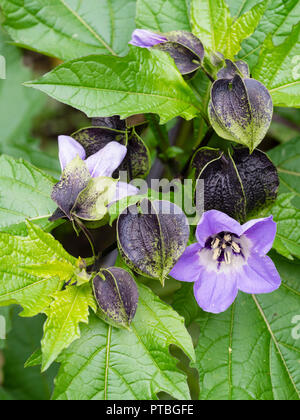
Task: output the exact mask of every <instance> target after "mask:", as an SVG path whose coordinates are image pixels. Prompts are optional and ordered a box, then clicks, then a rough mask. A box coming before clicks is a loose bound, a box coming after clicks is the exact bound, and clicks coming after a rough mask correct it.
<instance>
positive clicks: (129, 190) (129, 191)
mask: <svg viewBox="0 0 300 420" xmlns="http://www.w3.org/2000/svg"><path fill="white" fill-rule="evenodd" d="M139 191H140V190H139V189H138V188H136V187H134V186H133V185H130V184H126V182H118V183H117V189H116V193H115V196H114V198H113V200H112V201H111V203H110V204H109V205H111V204H112V203H114V202H115V201H119V200H122V198H125V197H130V196H132V195H137V194H138V193H139Z"/></svg>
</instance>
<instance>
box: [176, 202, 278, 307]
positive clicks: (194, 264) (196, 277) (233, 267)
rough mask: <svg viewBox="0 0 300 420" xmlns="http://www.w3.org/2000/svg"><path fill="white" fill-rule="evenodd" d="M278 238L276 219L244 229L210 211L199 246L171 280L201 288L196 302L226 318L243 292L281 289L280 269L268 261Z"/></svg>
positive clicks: (202, 224) (184, 258)
mask: <svg viewBox="0 0 300 420" xmlns="http://www.w3.org/2000/svg"><path fill="white" fill-rule="evenodd" d="M275 236H276V223H275V222H274V221H273V217H272V216H270V217H268V218H265V219H256V220H251V221H249V222H247V223H245V224H244V225H240V224H239V223H238V222H237V221H236V220H234V219H232V218H231V217H229V216H227V215H226V214H224V213H222V212H220V211H217V210H210V211H207V212H206V213H204V215H203V216H202V219H201V221H200V223H199V225H198V227H197V231H196V237H197V240H198V243H196V244H193V245H191V246H189V247H188V248H187V249H186V250H185V252H184V254H183V255H182V256H181V258H180V260H179V261H178V263H177V264H176V265H175V267H174V268H173V270H172V271H171V273H170V275H171V276H172V277H174V278H175V279H177V280H180V281H186V282H195V284H194V294H195V298H196V300H197V302H198V304H199V306H200V307H201V308H202V309H203V310H204V311H206V312H212V313H220V312H224V311H226V309H228V308H229V307H230V305H231V304H232V303H233V302H234V300H235V298H236V297H237V294H238V291H239V290H241V291H242V292H244V293H250V294H261V293H270V292H273V291H274V290H277V289H278V288H279V287H280V285H281V280H280V276H279V274H278V272H277V270H276V267H275V265H274V263H273V261H272V260H271V259H270V258H269V257H267V256H266V254H267V253H268V252H269V251H270V249H271V248H272V245H273V242H274V239H275Z"/></svg>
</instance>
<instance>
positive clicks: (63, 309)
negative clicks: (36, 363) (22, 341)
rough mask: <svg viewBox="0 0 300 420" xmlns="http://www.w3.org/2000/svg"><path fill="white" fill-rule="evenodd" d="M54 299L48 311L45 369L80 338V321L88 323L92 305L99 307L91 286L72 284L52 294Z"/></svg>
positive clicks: (44, 351)
mask: <svg viewBox="0 0 300 420" xmlns="http://www.w3.org/2000/svg"><path fill="white" fill-rule="evenodd" d="M52 297H53V298H54V301H53V302H52V303H51V305H50V307H49V308H48V309H47V310H46V311H45V313H46V315H47V316H48V318H47V321H46V323H45V325H44V337H43V339H42V353H43V358H42V371H45V370H47V369H48V368H49V366H50V365H51V364H52V363H53V362H54V361H55V360H56V358H57V357H58V356H59V354H60V353H61V352H62V351H63V350H64V349H65V348H67V347H69V345H70V344H71V343H73V341H75V340H77V339H78V338H79V337H80V328H79V323H85V324H87V323H88V318H89V307H91V308H93V310H94V311H95V312H96V310H97V306H96V302H95V299H94V296H93V293H92V289H91V286H90V285H89V284H85V285H83V286H80V287H76V286H69V287H67V288H66V289H65V290H63V291H61V292H56V293H54V294H53V295H52Z"/></svg>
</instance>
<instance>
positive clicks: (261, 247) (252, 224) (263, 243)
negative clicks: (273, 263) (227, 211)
mask: <svg viewBox="0 0 300 420" xmlns="http://www.w3.org/2000/svg"><path fill="white" fill-rule="evenodd" d="M242 227H243V231H244V234H245V236H247V238H249V239H250V241H251V242H252V246H253V247H252V250H254V251H256V252H257V253H258V254H259V255H266V254H267V253H268V252H269V251H270V249H271V248H272V246H273V242H274V240H275V237H276V230H277V225H276V223H275V222H274V221H273V216H270V217H267V218H266V219H256V220H250V221H249V222H247V223H245V224H244V225H243V226H242Z"/></svg>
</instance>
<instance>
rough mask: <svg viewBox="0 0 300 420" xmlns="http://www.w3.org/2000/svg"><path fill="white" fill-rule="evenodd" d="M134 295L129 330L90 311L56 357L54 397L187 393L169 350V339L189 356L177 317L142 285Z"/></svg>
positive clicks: (189, 348)
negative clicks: (75, 336) (133, 314)
mask: <svg viewBox="0 0 300 420" xmlns="http://www.w3.org/2000/svg"><path fill="white" fill-rule="evenodd" d="M139 295H140V299H139V306H138V310H137V314H136V317H135V318H134V320H133V322H132V324H131V332H128V331H127V330H124V329H115V328H112V327H111V326H108V325H107V324H105V323H103V322H102V321H101V320H99V319H98V318H97V317H96V316H91V319H90V323H89V325H88V326H83V328H82V332H81V338H80V340H77V341H76V342H75V343H74V344H73V345H72V346H71V347H69V348H68V349H67V350H66V351H65V352H64V353H63V354H62V356H61V357H60V360H61V363H62V364H61V368H60V371H59V374H58V377H57V379H56V387H55V391H54V395H53V398H54V399H55V400H114V399H124V400H125V399H130V400H140V399H142V400H146V399H149V400H151V399H157V393H158V392H160V391H164V392H167V393H168V394H169V395H172V396H173V397H174V398H178V399H189V398H190V396H189V390H188V386H187V383H186V378H185V376H184V374H183V373H182V372H180V371H179V370H178V369H177V367H176V364H177V361H176V359H174V358H173V357H172V356H171V355H170V353H169V346H170V344H175V345H176V346H178V347H180V348H181V349H182V350H183V351H184V352H185V353H186V354H187V355H188V356H189V357H190V358H191V359H193V357H194V350H193V345H192V341H191V338H190V335H189V334H188V332H187V331H186V329H185V327H184V324H183V319H182V318H181V317H179V316H178V315H177V313H176V312H174V311H173V310H172V309H171V308H170V307H169V306H168V305H166V304H165V303H163V302H161V301H160V300H159V299H158V298H157V297H156V296H155V295H154V294H153V292H151V291H150V290H149V289H148V288H146V287H145V286H140V287H139Z"/></svg>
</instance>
